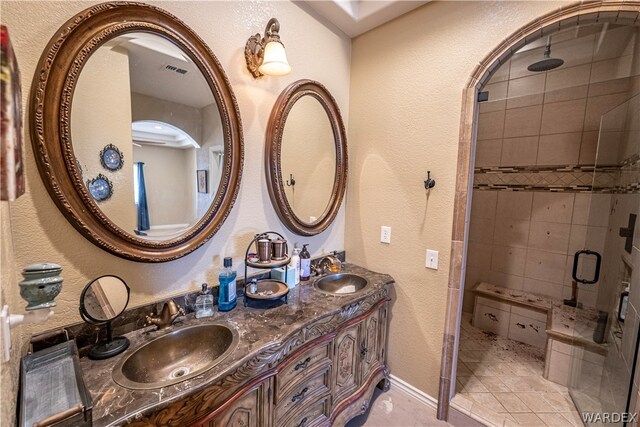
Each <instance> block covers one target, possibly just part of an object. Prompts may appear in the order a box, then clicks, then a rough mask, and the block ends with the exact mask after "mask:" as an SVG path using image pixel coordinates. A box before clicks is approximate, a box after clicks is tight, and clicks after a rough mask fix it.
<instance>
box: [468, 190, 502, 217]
mask: <svg viewBox="0 0 640 427" xmlns="http://www.w3.org/2000/svg"><path fill="white" fill-rule="evenodd" d="M497 201H498V193H497V192H493V191H478V190H474V191H473V203H472V204H471V217H472V218H474V219H493V218H495V217H496V203H497Z"/></svg>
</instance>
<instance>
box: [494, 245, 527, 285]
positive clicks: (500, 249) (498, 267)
mask: <svg viewBox="0 0 640 427" xmlns="http://www.w3.org/2000/svg"><path fill="white" fill-rule="evenodd" d="M526 260H527V250H526V249H524V248H514V247H509V246H497V245H495V246H494V247H493V252H492V255H491V271H497V272H498V273H504V274H511V275H514V276H519V277H522V276H524V270H525V263H526Z"/></svg>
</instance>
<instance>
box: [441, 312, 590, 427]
mask: <svg viewBox="0 0 640 427" xmlns="http://www.w3.org/2000/svg"><path fill="white" fill-rule="evenodd" d="M543 368H544V350H543V349H539V348H536V347H532V346H530V345H527V344H523V343H520V342H517V341H513V340H510V339H508V338H505V337H500V336H497V335H495V334H492V333H489V332H483V331H481V330H480V329H477V328H474V327H473V326H471V315H470V314H467V313H465V314H463V318H462V325H461V339H460V350H459V355H458V374H457V383H456V392H457V394H456V396H455V397H454V399H453V402H454V404H455V406H456V407H457V408H458V409H460V410H464V411H469V413H470V414H471V415H472V416H476V417H480V418H482V419H484V420H486V421H489V422H490V423H491V424H494V425H499V426H505V427H509V426H541V427H543V426H550V427H562V426H569V427H571V426H574V427H581V426H582V425H583V424H582V421H581V420H580V415H579V414H578V412H577V411H576V408H575V406H574V404H573V402H572V400H571V397H570V396H569V393H568V390H567V388H566V387H563V386H561V385H558V384H556V383H553V382H551V381H547V380H545V379H544V378H542V371H543Z"/></svg>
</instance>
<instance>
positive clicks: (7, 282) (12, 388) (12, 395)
mask: <svg viewBox="0 0 640 427" xmlns="http://www.w3.org/2000/svg"><path fill="white" fill-rule="evenodd" d="M0 233H1V235H2V240H1V245H0V280H2V289H0V308H1V307H3V306H4V305H5V304H7V305H9V306H10V307H15V308H18V309H21V308H24V306H26V303H25V302H24V301H23V300H22V299H21V298H20V289H19V287H18V282H19V281H20V278H19V277H21V276H20V274H19V272H18V271H17V268H16V263H15V257H14V254H13V247H14V245H13V239H12V237H11V205H10V202H0ZM1 335H2V332H0V336H1ZM0 338H1V337H0ZM23 341H24V340H23V327H22V326H18V327H17V328H15V329H12V330H11V347H12V348H11V359H10V360H9V362H6V363H5V362H2V361H1V359H0V384H1V390H2V393H0V425H1V426H12V425H14V424H15V415H16V395H17V392H18V369H19V368H20V355H21V347H22V345H23Z"/></svg>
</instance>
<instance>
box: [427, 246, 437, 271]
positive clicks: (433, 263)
mask: <svg viewBox="0 0 640 427" xmlns="http://www.w3.org/2000/svg"><path fill="white" fill-rule="evenodd" d="M425 267H427V268H430V269H432V270H437V269H438V251H434V250H431V249H427V262H426V264H425Z"/></svg>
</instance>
